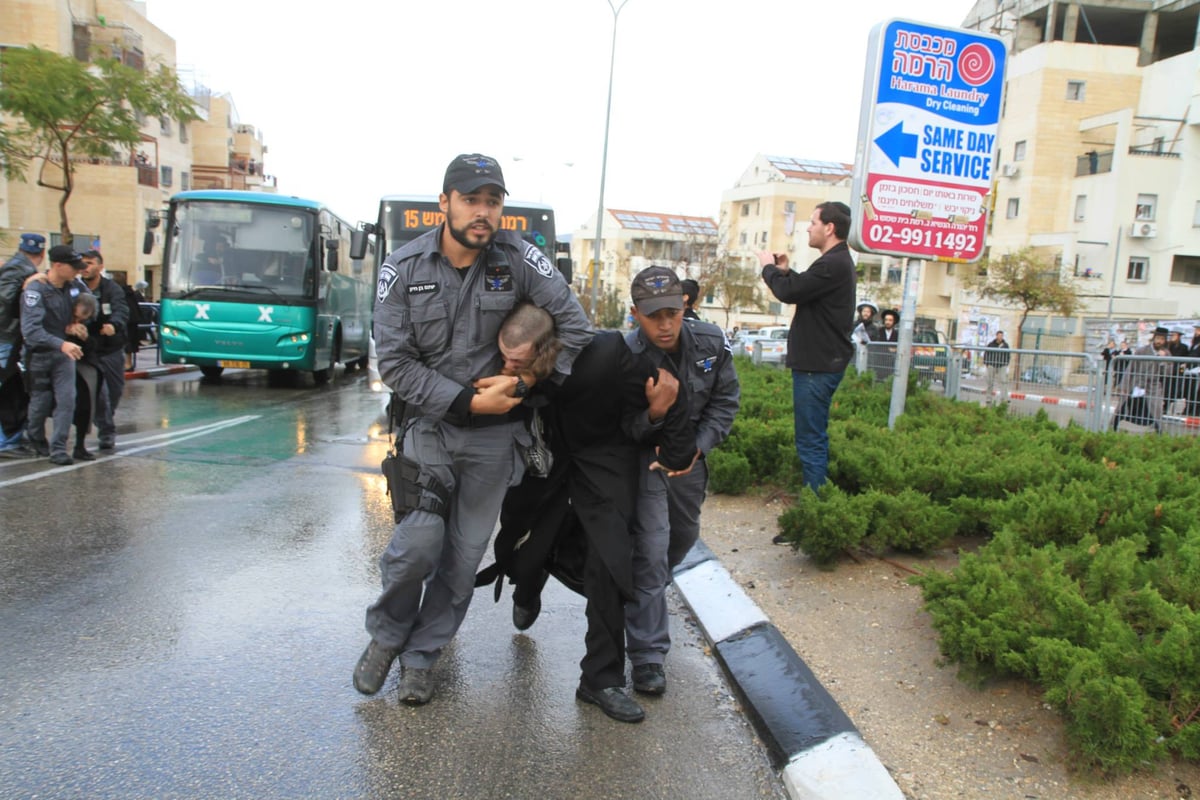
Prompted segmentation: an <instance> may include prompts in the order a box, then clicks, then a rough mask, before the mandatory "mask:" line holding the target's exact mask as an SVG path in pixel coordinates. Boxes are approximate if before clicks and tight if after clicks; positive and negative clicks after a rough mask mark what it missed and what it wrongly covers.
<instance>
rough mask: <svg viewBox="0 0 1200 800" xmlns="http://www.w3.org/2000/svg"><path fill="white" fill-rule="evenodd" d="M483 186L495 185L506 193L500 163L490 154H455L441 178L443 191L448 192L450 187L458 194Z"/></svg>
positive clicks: (476, 189)
mask: <svg viewBox="0 0 1200 800" xmlns="http://www.w3.org/2000/svg"><path fill="white" fill-rule="evenodd" d="M484 186H497V187H499V188H500V191H502V192H504V193H505V194H508V190H507V189H505V188H504V173H503V172H502V171H501V170H500V164H499V163H498V162H497V161H496V159H494V158H492V157H491V156H485V155H480V154H479V153H467V154H464V155H460V156H455V157H454V160H453V161H451V162H450V165H449V166H448V167H446V177H445V178H444V179H443V180H442V192H443V193H445V194H450V190H451V189H456V190H458V193H459V194H470V193H471V192H477V191H479V190H480V189H482V188H483V187H484Z"/></svg>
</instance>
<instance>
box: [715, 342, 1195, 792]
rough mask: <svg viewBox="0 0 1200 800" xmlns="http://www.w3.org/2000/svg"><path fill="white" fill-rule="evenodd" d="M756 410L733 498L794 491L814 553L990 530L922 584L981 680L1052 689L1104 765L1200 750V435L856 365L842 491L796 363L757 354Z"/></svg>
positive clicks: (739, 436)
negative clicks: (902, 386) (796, 393)
mask: <svg viewBox="0 0 1200 800" xmlns="http://www.w3.org/2000/svg"><path fill="white" fill-rule="evenodd" d="M737 363H738V372H739V377H740V379H741V384H742V409H741V411H740V413H739V416H738V419H737V421H736V422H735V424H734V427H733V431H732V433H731V435H730V437H729V439H728V440H727V441H726V442H725V444H723V445H722V447H721V448H720V449H719V450H718V451H716V452H714V453H713V454H711V456H710V469H711V472H712V481H711V487H712V489H713V490H714V491H722V492H744V491H747V490H749V489H750V488H751V487H755V486H757V487H760V488H764V487H770V488H773V489H779V488H783V489H785V490H789V491H791V492H792V493H793V494H794V496H795V497H796V500H795V502H794V505H793V506H792V507H791V508H789V509H788V510H787V511H786V512H785V513H784V514H783V515H782V516H781V517H780V519H779V523H780V528H781V530H782V532H783V534H784V535H785V536H786V537H787V538H788V539H789V540H790V541H791V542H792V543H793V545H794V546H795V547H797V548H799V549H802V550H803V551H804V552H805V553H806V554H808V555H809V556H810V557H811V558H812V559H813V560H814V561H816V562H817V563H819V564H823V565H826V566H833V565H836V563H837V561H838V559H840V558H841V557H842V556H843V555H845V554H846V553H849V552H854V551H856V550H866V551H869V552H874V553H883V552H886V551H889V550H901V551H906V552H915V553H920V552H925V551H931V550H935V549H939V548H944V547H947V546H949V545H951V544H952V543H953V542H955V541H956V537H974V538H976V539H981V540H982V542H983V543H982V545H981V546H980V547H979V548H978V550H977V552H975V553H968V554H964V555H963V556H962V558H961V559H960V562H959V565H958V566H957V567H956V568H955V569H953V570H951V571H950V572H943V571H938V570H934V569H931V570H930V571H929V572H927V573H926V574H924V575H922V576H921V577H919V578H915V579H914V583H916V584H918V585H920V586H921V587H922V590H923V592H924V598H925V606H926V609H927V610H928V612H929V614H930V617H931V619H932V621H933V625H934V627H935V628H936V629H937V631H938V633H939V634H940V637H941V638H940V648H941V651H942V654H943V655H944V656H945V657H946V659H947V660H948V661H950V662H953V663H956V664H958V665H959V668H960V675H961V676H962V677H963V678H964V679H967V680H971V681H975V682H979V681H983V680H987V679H990V678H993V677H1000V676H1020V677H1022V678H1025V679H1027V680H1029V681H1032V682H1034V683H1036V684H1038V685H1040V686H1041V687H1042V688H1043V689H1044V692H1045V700H1046V702H1048V703H1051V704H1053V705H1054V706H1055V707H1056V708H1057V709H1058V710H1059V711H1060V712H1061V713H1062V715H1063V717H1064V719H1065V721H1066V723H1067V734H1068V736H1069V738H1070V744H1071V747H1072V749H1073V750H1074V751H1075V753H1076V754H1077V755H1078V757H1079V759H1080V760H1081V762H1082V763H1083V764H1086V765H1088V766H1090V767H1091V768H1093V769H1095V770H1097V771H1099V772H1101V773H1123V772H1129V771H1133V770H1137V769H1140V768H1143V767H1145V766H1146V765H1149V764H1151V763H1153V762H1155V761H1157V760H1160V759H1162V758H1165V757H1167V756H1169V755H1175V756H1178V757H1181V758H1185V759H1188V760H1193V761H1194V760H1198V759H1200V618H1198V617H1197V614H1196V609H1197V608H1198V605H1197V604H1198V603H1200V447H1198V446H1197V443H1196V442H1195V441H1194V440H1193V439H1191V438H1188V437H1157V436H1134V435H1129V434H1125V433H1108V432H1106V433H1090V432H1088V431H1085V430H1083V429H1081V428H1079V427H1077V426H1070V427H1067V428H1061V427H1059V426H1058V425H1057V424H1056V423H1054V422H1052V421H1051V420H1049V419H1048V418H1047V417H1046V416H1045V414H1039V415H1037V416H1036V417H1033V418H1010V417H1008V416H1006V415H1005V412H1004V409H1002V408H1000V409H985V408H981V407H979V406H977V405H975V404H971V403H955V402H952V401H948V400H945V399H943V398H941V397H938V396H936V395H933V394H931V393H929V392H927V391H925V390H924V389H923V388H921V387H920V386H919V385H917V383H916V382H915V381H913V382H912V383H910V386H909V395H908V399H907V401H906V405H905V414H904V415H903V416H902V417H901V418H900V419H898V420H897V423H896V426H895V429H894V430H889V429H888V427H887V416H888V406H889V403H890V399H891V384H890V382H888V383H883V384H878V383H876V382H875V381H874V380H873V379H872V378H871V377H870V376H865V375H863V376H860V375H857V374H855V373H854V371H853V370H851V371H850V372H848V373H847V376H846V378H845V380H843V382H842V385H841V386H840V387H839V389H838V391H837V393H836V394H835V395H834V402H833V408H832V410H831V415H830V429H829V436H830V468H829V478H830V481H829V483H828V484H827V485H826V486H825V487H823V488H822V490H821V492H820V495H819V496H818V495H817V494H814V493H813V492H812V491H810V490H807V489H802V488H801V475H800V468H799V464H798V463H797V459H796V455H795V450H794V445H793V438H792V412H791V375H790V373H789V372H788V371H786V370H779V369H772V368H769V367H758V366H755V365H753V364H751V363H750V362H749V360H748V359H741V358H739V359H738V361H737Z"/></svg>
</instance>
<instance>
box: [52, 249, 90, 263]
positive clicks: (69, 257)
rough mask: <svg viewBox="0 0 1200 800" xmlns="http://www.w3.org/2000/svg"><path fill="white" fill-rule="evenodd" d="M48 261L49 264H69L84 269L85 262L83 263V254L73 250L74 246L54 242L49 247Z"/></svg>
mask: <svg viewBox="0 0 1200 800" xmlns="http://www.w3.org/2000/svg"><path fill="white" fill-rule="evenodd" d="M50 263H51V264H70V265H71V266H72V267H74V268H75V269H84V268H85V267H86V266H87V264H84V263H83V256H81V255H79V253H76V252H75V248H73V247H71V245H69V244H56V245H54V247H51V248H50Z"/></svg>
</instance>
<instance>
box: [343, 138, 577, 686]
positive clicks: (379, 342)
mask: <svg viewBox="0 0 1200 800" xmlns="http://www.w3.org/2000/svg"><path fill="white" fill-rule="evenodd" d="M505 194H507V190H506V189H505V187H504V176H503V175H502V173H501V170H500V165H499V164H498V163H496V160H495V159H493V158H489V157H487V156H482V155H479V154H470V155H461V156H458V157H456V158H455V159H454V160H453V161H451V162H450V165H449V166H448V167H447V169H446V175H445V179H444V181H443V187H442V194H441V195H440V197H439V198H438V200H439V204H440V206H441V209H442V212H443V213H444V214H445V215H446V219H445V221H444V222H443V223H442V224H441V225H440V226H438V227H437V228H436V229H434V230H432V231H430V232H429V233H426V234H424V235H422V236H420V237H418V238H417V239H414V240H413V241H411V242H409V243H408V244H406V245H404V246H403V247H401V248H400V249H399V250H397V251H396V252H394V253H392V254H391V255H389V256H388V257H387V259H386V260H385V261H384V264H383V265H382V266H381V267H380V272H379V287H378V294H377V296H376V302H375V341H376V347H377V350H378V353H379V373H380V375H381V377H382V378H383V381H384V383H386V384H387V385H388V386H389V387H390V388H391V389H392V391H393V392H394V395H393V402H395V401H396V400H397V399H398V400H399V401H402V402H403V403H404V404H405V408H406V410H405V412H404V415H403V416H404V417H405V418H407V419H411V420H412V422H411V424H409V425H406V430H404V431H402V433H401V435H402V437H403V442H404V448H403V450H404V453H403V458H402V459H401V461H402V466H401V468H400V470H399V471H398V472H397V473H394V474H395V476H396V478H395V479H394V480H393V479H392V478H389V488H390V491H391V492H392V494H393V497H394V498H395V497H396V496H398V495H401V496H404V497H405V498H407V499H406V500H405V502H404V503H403V505H402V507H398V508H397V524H396V527H395V529H394V530H393V532H392V538H391V541H390V543H389V544H388V546H387V549H386V550H385V551H384V553H383V555H382V556H380V559H379V563H380V571H381V573H382V575H381V578H382V581H383V592H382V593H381V594H380V596H379V598H378V599H377V600H376V601H375V603H374V604H373V605H371V606H370V608H368V609H367V615H366V627H367V631H368V632H369V633H370V634H371V642H370V644H369V645H368V646H367V649H366V651H365V652H364V653H363V655H362V657H361V658H360V659H359V661H358V665H357V666H356V667H355V670H354V686H355V688H357V689H358V690H359V691H360V692H362V693H364V694H374V693H375V692H377V691H379V689H380V688H381V687H382V686H383V683H384V680H385V679H386V677H387V674H388V671H389V670H390V669H391V665H392V662H393V661H394V660H396V659H397V658H399V660H400V666H401V678H400V686H399V692H400V700H401V701H402V702H405V703H408V704H410V705H421V704H423V703H427V702H429V700H430V698H431V697H432V696H433V680H432V675H431V671H432V667H433V665H434V663H435V662H436V660H437V658H438V655H439V654H440V653H441V650H442V648H443V647H444V646H445V645H446V644H447V643H448V642H449V641H450V640H451V639H452V638H453V637H454V634H455V632H456V631H457V630H458V627H459V625H461V624H462V620H463V617H464V616H465V614H466V612H467V606H468V604H469V603H470V601H471V594H472V592H473V590H474V584H475V572H476V570H477V569H478V567H479V562H480V560H481V559H482V557H483V554H484V552H485V550H486V549H487V544H488V541H489V539H490V538H491V534H492V530H493V529H494V527H495V524H496V519H497V517H498V516H499V513H500V504H501V501H502V500H503V499H504V494H505V492H506V491H507V489H508V487H509V486H512V485H515V484H516V483H518V482H519V481H520V479H521V476H522V474H523V473H524V463H523V461H522V459H521V455H520V453H519V451H518V445H528V444H529V443H530V438H529V433H528V431H527V430H526V428H525V425H524V422H523V421H522V420H521V417H520V415H519V412H516V411H514V409H515V408H516V406H517V405H518V404H519V403H520V402H521V398H522V397H523V396H524V394H525V392H526V391H527V390H528V387H529V386H531V385H532V384H533V383H534V382H535V378H534V376H533V375H521V376H520V377H519V378H518V377H512V376H507V375H501V374H500V372H501V367H502V363H503V362H502V358H501V355H500V350H499V347H498V345H497V341H496V336H497V332H498V331H499V328H500V323H501V322H502V321H503V320H504V318H505V316H506V314H507V313H508V311H509V310H510V309H511V308H512V307H513V306H514V305H516V304H517V303H518V302H520V301H522V300H529V301H531V302H533V303H534V304H535V305H538V306H540V307H542V308H544V309H545V310H546V311H548V312H549V313H550V314H551V315H552V316H553V317H554V322H555V328H556V333H557V336H558V338H559V339H560V340H561V341H562V344H563V349H562V351H561V353H560V354H559V357H558V361H557V363H556V367H555V375H554V376H552V377H551V378H550V380H557V381H559V382H561V381H562V379H563V378H565V377H566V375H568V374H569V373H570V369H571V362H572V361H573V360H574V358H575V356H576V355H577V354H578V353H579V351H580V350H581V349H582V348H583V347H584V346H585V345H586V344H587V343H588V342H589V341H591V338H592V329H591V325H590V324H589V322H588V320H587V317H586V316H585V315H584V313H583V309H582V308H581V307H580V305H579V301H578V300H576V299H575V297H574V295H572V294H571V290H570V287H569V286H568V285H567V282H566V281H565V280H564V279H563V277H562V275H560V274H559V273H558V272H557V271H556V270H555V269H554V267H553V265H552V264H551V263H550V260H549V259H548V258H546V256H545V255H544V254H543V253H542V252H541V251H540V250H538V249H537V248H536V247H534V246H533V245H532V244H529V243H527V242H525V241H524V240H523V239H521V237H520V236H518V235H517V234H515V233H512V232H508V231H501V230H500V217H501V211H502V209H503V205H504V195H505Z"/></svg>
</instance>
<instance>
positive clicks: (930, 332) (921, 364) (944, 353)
mask: <svg viewBox="0 0 1200 800" xmlns="http://www.w3.org/2000/svg"><path fill="white" fill-rule="evenodd" d="M949 363H950V345H948V344H947V343H946V340H945V337H943V335H942V333H941V331H937V330H934V329H932V328H922V329H921V330H915V331H913V347H912V362H911V364H912V367H911V368H912V369H913V370H915V371H916V372H917V375H918V376H919V377H920V378H921V379H923V380H925V381H942V382H945V380H946V366H947V364H949Z"/></svg>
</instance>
